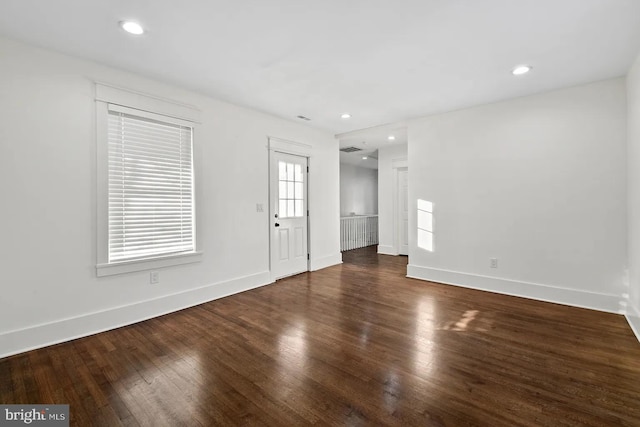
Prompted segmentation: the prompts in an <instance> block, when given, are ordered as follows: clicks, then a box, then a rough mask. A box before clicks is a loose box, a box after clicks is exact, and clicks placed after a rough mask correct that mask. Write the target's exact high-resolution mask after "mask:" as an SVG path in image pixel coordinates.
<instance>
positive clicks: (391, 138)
mask: <svg viewBox="0 0 640 427" xmlns="http://www.w3.org/2000/svg"><path fill="white" fill-rule="evenodd" d="M387 139H388V140H389V141H395V140H396V137H395V136H393V135H389V136H388V137H387Z"/></svg>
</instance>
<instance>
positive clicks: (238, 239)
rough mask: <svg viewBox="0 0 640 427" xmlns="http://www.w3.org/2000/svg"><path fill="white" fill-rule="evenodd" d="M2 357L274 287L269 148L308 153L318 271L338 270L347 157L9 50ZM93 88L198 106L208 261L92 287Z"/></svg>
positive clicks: (3, 154)
mask: <svg viewBox="0 0 640 427" xmlns="http://www.w3.org/2000/svg"><path fill="white" fill-rule="evenodd" d="M0 58H2V66H1V67H0V117H2V119H1V120H2V123H1V124H0V180H1V181H2V182H3V196H2V200H3V203H2V206H3V209H1V210H0V224H1V225H0V227H1V230H0V231H1V236H2V242H3V243H2V245H0V271H1V274H2V276H1V284H0V289H1V292H0V357H1V356H3V355H6V354H10V353H14V352H18V351H21V350H24V349H26V348H31V347H38V346H42V345H44V344H47V343H51V342H55V341H60V340H64V339H68V338H70V337H74V336H80V335H85V334H87V333H91V332H95V331H98V330H104V329H108V328H111V327H115V326H118V325H121V324H126V323H131V322H134V321H137V320H141V319H143V318H147V317H152V316H155V315H158V314H160V313H163V312H169V311H172V310H175V309H177V308H181V307H185V306H189V305H193V304H197V303H200V302H203V301H206V300H210V299H214V298H218V297H220V296H223V295H227V294H231V293H236V292H239V291H241V290H244V289H248V288H251V287H255V286H260V285H264V284H266V283H268V282H269V281H270V279H269V274H268V270H269V219H268V213H267V210H268V209H265V212H262V213H258V212H256V203H262V204H264V206H265V208H267V207H268V181H269V180H268V153H267V148H266V146H267V136H275V137H279V138H283V139H287V140H292V141H300V142H303V143H306V144H311V145H313V155H312V157H311V161H310V164H311V173H310V199H309V207H310V210H311V227H310V252H311V256H312V263H311V264H312V268H314V269H315V268H321V267H323V266H326V265H331V264H335V263H338V262H340V259H341V258H340V248H339V181H338V176H339V160H338V159H339V157H338V149H337V142H336V141H335V140H334V138H333V136H332V135H330V134H329V133H327V132H323V131H319V130H315V129H312V128H310V127H306V126H304V125H301V124H297V123H294V122H289V121H286V120H283V119H279V118H275V117H272V116H269V115H266V114H262V113H259V112H256V111H252V110H248V109H245V108H241V107H238V106H234V105H230V104H227V103H224V102H220V101H217V100H214V99H211V98H207V97H204V96H200V95H198V94H196V93H193V92H189V91H186V90H182V89H179V88H177V87H174V86H170V85H167V84H162V83H159V82H156V81H153V80H150V79H147V78H143V77H140V76H137V75H134V74H130V73H127V72H122V71H119V70H115V69H112V68H108V67H105V66H102V65H99V64H95V63H92V62H88V61H84V60H80V59H75V58H72V57H68V56H64V55H60V54H57V53H54V52H51V51H46V50H41V49H38V48H34V47H30V46H27V45H24V44H20V43H16V42H13V41H10V40H7V39H2V38H0ZM94 81H102V82H106V83H109V84H113V85H116V86H120V87H123V88H128V89H133V90H137V91H140V92H144V93H148V94H152V95H156V96H161V97H165V98H169V99H173V100H176V101H180V102H183V103H187V104H191V105H194V106H196V107H197V108H199V109H200V110H201V111H202V118H203V122H202V125H201V126H199V127H198V129H197V136H196V138H197V139H196V142H195V144H196V145H195V147H196V148H195V154H196V156H199V158H200V161H201V162H200V165H201V167H200V170H199V171H198V173H199V176H198V179H199V180H198V182H197V187H198V203H199V207H200V211H199V213H200V218H199V220H200V221H199V222H200V231H201V233H202V240H201V241H200V243H201V246H202V249H203V251H204V259H203V261H202V262H200V263H197V264H190V265H183V266H178V267H171V268H165V269H161V270H160V283H159V284H157V285H150V284H149V273H148V272H140V273H133V274H123V275H118V276H111V277H104V278H100V279H98V278H96V274H95V264H96V196H95V194H96V176H95V175H96V174H95V170H96V158H95V157H96V147H95V145H96V142H95V140H96V130H95V105H94V104H95V103H94V97H95V94H94V90H95V89H94V83H93V82H94Z"/></svg>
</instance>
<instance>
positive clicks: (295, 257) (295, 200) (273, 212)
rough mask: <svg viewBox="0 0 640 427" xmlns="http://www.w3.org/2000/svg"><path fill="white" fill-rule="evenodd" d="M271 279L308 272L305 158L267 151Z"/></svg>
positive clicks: (306, 165)
mask: <svg viewBox="0 0 640 427" xmlns="http://www.w3.org/2000/svg"><path fill="white" fill-rule="evenodd" d="M269 171H270V172H269V174H270V186H269V188H270V197H269V198H270V201H269V203H270V209H269V213H270V218H269V226H270V230H271V232H270V243H271V277H272V279H274V280H277V279H281V278H283V277H287V276H292V275H294V274H298V273H302V272H305V271H308V269H309V263H308V259H309V249H308V244H307V241H308V234H307V233H308V214H309V211H308V203H307V201H308V191H307V190H308V185H307V184H308V158H307V157H303V156H297V155H293V154H287V153H282V152H278V151H270V165H269Z"/></svg>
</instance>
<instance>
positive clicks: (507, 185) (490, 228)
mask: <svg viewBox="0 0 640 427" xmlns="http://www.w3.org/2000/svg"><path fill="white" fill-rule="evenodd" d="M409 170H410V174H409V199H410V200H411V201H412V206H411V209H410V212H411V216H410V222H409V224H410V225H409V227H410V228H409V229H410V234H409V236H410V253H409V263H410V266H409V268H408V273H409V275H410V276H413V277H418V278H422V279H427V280H434V281H438V282H444V283H453V284H458V285H463V286H469V287H475V288H480V289H487V290H492V291H496V292H503V293H508V294H514V295H521V296H526V297H531V298H536V299H541V300H550V301H555V302H560V303H565V304H570V305H576V306H584V307H590V308H597V309H601V310H607V311H613V312H617V311H618V310H620V309H621V305H620V299H621V295H622V294H623V293H624V292H626V288H625V284H624V276H625V274H624V272H625V269H626V255H627V250H626V232H627V231H626V219H627V212H626V210H627V208H626V106H625V82H624V80H623V79H614V80H608V81H602V82H597V83H593V84H589V85H584V86H579V87H572V88H568V89H563V90H558V91H554V92H549V93H544V94H539V95H535V96H528V97H523V98H519V99H514V100H510V101H506V102H500V103H495V104H490V105H484V106H479V107H475V108H470V109H466V110H462V111H457V112H451V113H446V114H441V115H436V116H431V117H426V118H423V119H419V120H416V121H413V122H411V123H410V125H409ZM418 199H423V200H426V201H431V202H433V203H434V208H433V209H434V216H435V217H434V221H435V225H434V236H435V237H434V238H435V250H434V251H433V252H428V251H426V250H424V249H421V248H419V247H417V241H416V235H417V233H416V231H415V230H416V225H417V224H416V201H417V200H418ZM490 258H498V268H497V269H492V268H490V262H489V260H490Z"/></svg>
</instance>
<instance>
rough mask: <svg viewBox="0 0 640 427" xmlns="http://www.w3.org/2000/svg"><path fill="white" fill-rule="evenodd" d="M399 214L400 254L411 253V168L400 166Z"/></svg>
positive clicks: (397, 219) (397, 220)
mask: <svg viewBox="0 0 640 427" xmlns="http://www.w3.org/2000/svg"><path fill="white" fill-rule="evenodd" d="M397 170H398V180H397V182H398V190H397V193H396V194H397V195H398V207H397V211H396V212H398V214H397V215H396V230H397V231H398V232H397V236H398V254H399V255H409V169H408V168H398V169H397Z"/></svg>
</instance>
